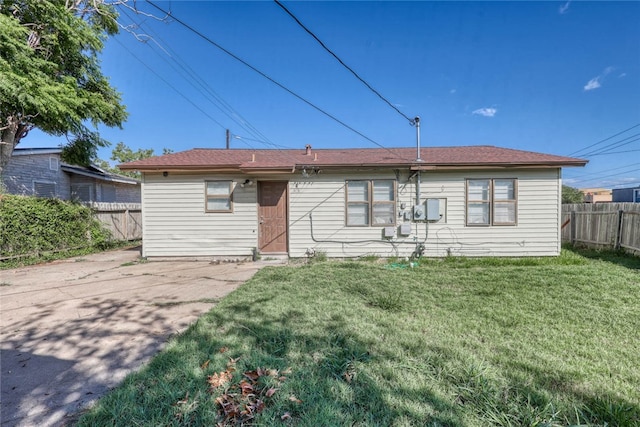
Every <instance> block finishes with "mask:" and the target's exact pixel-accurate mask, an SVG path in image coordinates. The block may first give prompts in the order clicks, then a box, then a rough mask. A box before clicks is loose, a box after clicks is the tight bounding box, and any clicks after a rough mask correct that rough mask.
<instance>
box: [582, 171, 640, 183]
mask: <svg viewBox="0 0 640 427" xmlns="http://www.w3.org/2000/svg"><path fill="white" fill-rule="evenodd" d="M637 171H640V169H632V170H629V171H625V172H619V173H613V174H610V175H604V176H600V177H597V178H591V179H578V180H576V181H574V182H572V184H575V183H576V182H582V183H584V182H591V181H598V180H601V179H603V178H610V177H612V176H619V175H624V174H627V173H631V172H637Z"/></svg>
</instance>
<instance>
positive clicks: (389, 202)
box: [344, 178, 398, 228]
mask: <svg viewBox="0 0 640 427" xmlns="http://www.w3.org/2000/svg"><path fill="white" fill-rule="evenodd" d="M376 181H390V182H391V183H392V184H393V200H387V201H384V200H381V201H374V200H373V187H374V182H376ZM350 182H366V183H367V200H366V201H354V202H350V201H349V183H350ZM344 189H345V191H344V224H345V227H360V228H362V227H390V226H395V225H396V223H397V222H396V209H397V203H398V183H397V180H395V179H386V178H381V179H348V180H345V183H344ZM350 205H366V206H367V213H368V221H367V223H366V224H349V206H350ZM374 205H392V209H393V215H392V217H393V222H391V223H383V224H373V207H374Z"/></svg>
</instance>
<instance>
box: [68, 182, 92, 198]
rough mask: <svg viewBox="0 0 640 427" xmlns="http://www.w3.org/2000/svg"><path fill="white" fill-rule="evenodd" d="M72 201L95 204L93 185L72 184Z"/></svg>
mask: <svg viewBox="0 0 640 427" xmlns="http://www.w3.org/2000/svg"><path fill="white" fill-rule="evenodd" d="M71 199H73V200H77V201H80V202H93V201H94V200H95V194H94V188H93V184H72V185H71Z"/></svg>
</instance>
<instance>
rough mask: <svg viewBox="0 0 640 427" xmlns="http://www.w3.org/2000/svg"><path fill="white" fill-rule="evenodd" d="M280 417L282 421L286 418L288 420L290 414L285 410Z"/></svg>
mask: <svg viewBox="0 0 640 427" xmlns="http://www.w3.org/2000/svg"><path fill="white" fill-rule="evenodd" d="M280 419H281V420H282V421H286V420H290V419H291V414H290V413H288V412H285V413H284V414H282V416H281V417H280Z"/></svg>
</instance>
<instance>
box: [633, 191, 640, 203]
mask: <svg viewBox="0 0 640 427" xmlns="http://www.w3.org/2000/svg"><path fill="white" fill-rule="evenodd" d="M633 201H634V202H636V203H640V189H637V190H633Z"/></svg>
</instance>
